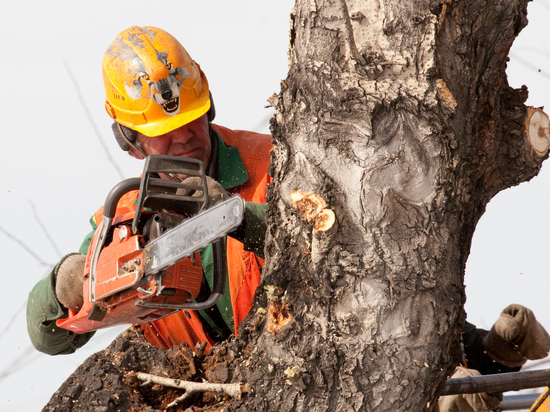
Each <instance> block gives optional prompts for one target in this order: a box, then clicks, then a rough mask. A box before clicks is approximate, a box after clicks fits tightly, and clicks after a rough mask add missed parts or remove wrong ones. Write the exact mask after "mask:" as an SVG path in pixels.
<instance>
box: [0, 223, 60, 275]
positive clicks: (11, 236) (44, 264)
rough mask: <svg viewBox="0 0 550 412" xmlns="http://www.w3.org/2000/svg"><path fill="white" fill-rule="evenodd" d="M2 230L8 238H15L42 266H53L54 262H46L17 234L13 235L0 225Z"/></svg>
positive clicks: (0, 230)
mask: <svg viewBox="0 0 550 412" xmlns="http://www.w3.org/2000/svg"><path fill="white" fill-rule="evenodd" d="M0 232H2V233H4V234H5V235H6V236H7V237H8V238H10V239H11V240H13V241H14V242H15V243H17V244H18V245H19V246H21V247H22V248H23V249H25V250H26V251H27V253H29V254H30V255H31V256H32V257H33V258H34V259H35V260H36V261H37V262H38V263H40V264H41V265H42V266H53V264H52V263H48V262H45V261H44V260H42V258H41V257H40V256H38V255H37V254H36V253H34V251H33V250H32V249H31V248H30V247H29V246H27V245H26V244H25V243H24V242H23V241H22V240H21V239H19V238H17V237H16V236H15V235H12V234H11V233H10V232H8V231H7V230H6V229H4V228H3V227H2V226H0Z"/></svg>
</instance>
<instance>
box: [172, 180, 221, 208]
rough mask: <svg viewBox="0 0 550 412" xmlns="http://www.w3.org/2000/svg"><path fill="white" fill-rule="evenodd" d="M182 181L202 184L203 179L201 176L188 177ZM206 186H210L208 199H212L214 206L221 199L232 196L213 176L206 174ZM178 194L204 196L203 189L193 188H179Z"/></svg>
mask: <svg viewBox="0 0 550 412" xmlns="http://www.w3.org/2000/svg"><path fill="white" fill-rule="evenodd" d="M182 183H187V184H190V185H202V180H201V178H200V177H196V176H194V177H188V178H187V179H185V180H184V181H183V182H182ZM206 186H207V187H208V199H209V201H210V206H214V205H215V204H216V203H218V202H219V201H221V200H225V199H228V198H229V196H231V195H230V194H229V193H227V192H226V191H225V189H224V188H223V187H222V185H220V184H219V183H218V182H216V181H215V180H214V179H212V178H211V177H208V176H206ZM177 194H178V195H182V196H192V197H199V196H202V190H191V189H178V191H177Z"/></svg>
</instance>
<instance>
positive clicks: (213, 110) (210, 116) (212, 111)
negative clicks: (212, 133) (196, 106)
mask: <svg viewBox="0 0 550 412" xmlns="http://www.w3.org/2000/svg"><path fill="white" fill-rule="evenodd" d="M209 93H210V109H208V112H206V115H207V116H208V123H212V122H213V121H214V118H215V117H216V106H214V99H212V92H209Z"/></svg>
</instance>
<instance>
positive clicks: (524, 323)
mask: <svg viewBox="0 0 550 412" xmlns="http://www.w3.org/2000/svg"><path fill="white" fill-rule="evenodd" d="M483 346H484V347H485V350H486V351H487V355H489V357H490V358H491V359H493V360H494V361H495V362H498V363H500V364H502V365H505V366H509V367H512V368H513V367H517V366H521V365H523V364H524V363H525V362H527V360H528V359H542V358H545V357H546V356H548V351H549V350H550V336H549V335H548V332H546V330H545V329H544V327H543V326H542V325H541V324H540V323H539V322H537V319H536V318H535V315H534V313H533V312H532V311H531V310H530V309H527V308H526V307H525V306H522V305H518V304H512V305H510V306H508V307H507V308H506V309H504V310H503V311H502V313H501V314H500V317H499V318H498V320H497V321H496V322H495V324H494V325H493V327H492V328H491V330H490V331H489V333H488V334H487V336H485V337H484V338H483Z"/></svg>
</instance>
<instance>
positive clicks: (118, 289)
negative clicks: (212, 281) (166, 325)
mask: <svg viewBox="0 0 550 412" xmlns="http://www.w3.org/2000/svg"><path fill="white" fill-rule="evenodd" d="M133 216H134V213H128V214H125V215H124V216H119V217H117V218H116V219H115V221H114V223H113V227H112V230H111V233H112V240H111V242H110V243H109V244H108V245H107V246H105V247H104V248H103V250H102V251H101V253H100V255H99V260H98V265H97V269H96V283H95V296H96V299H95V303H94V302H91V301H90V293H89V292H90V265H91V260H92V251H93V250H94V248H95V245H96V243H97V236H98V233H99V228H98V230H96V233H95V235H94V237H93V239H92V242H91V245H90V248H89V250H88V255H87V258H86V266H85V269H84V276H85V280H84V288H83V293H84V294H83V297H84V304H83V306H82V308H81V309H80V311H79V312H78V313H74V312H73V311H71V310H69V316H68V318H66V319H59V320H58V321H57V326H59V327H61V328H64V329H68V330H70V331H72V332H75V333H85V332H90V331H94V330H97V329H102V328H106V327H111V326H115V325H124V324H140V323H146V322H150V321H153V320H157V319H160V318H163V317H165V316H168V315H170V314H172V313H174V312H177V311H178V310H180V309H174V308H153V307H147V306H145V305H147V304H164V305H179V304H182V303H185V302H191V301H193V300H194V299H195V298H196V297H197V296H198V295H199V292H200V288H201V281H202V267H201V262H200V256H199V253H198V252H195V254H194V257H193V259H191V258H185V259H183V260H181V261H179V262H176V263H175V264H174V265H172V266H170V267H169V268H167V269H166V270H164V271H162V272H161V273H159V274H155V275H149V276H144V273H143V250H142V246H143V244H144V243H145V241H144V238H143V236H142V235H141V234H137V235H133V236H132V235H130V233H131V230H130V225H131V223H132V219H133ZM121 221H122V222H124V223H123V224H120V223H119V222H121ZM117 222H118V223H117ZM94 313H95V315H94ZM98 313H99V316H98V315H97V314H98ZM94 319H95V320H94Z"/></svg>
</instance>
